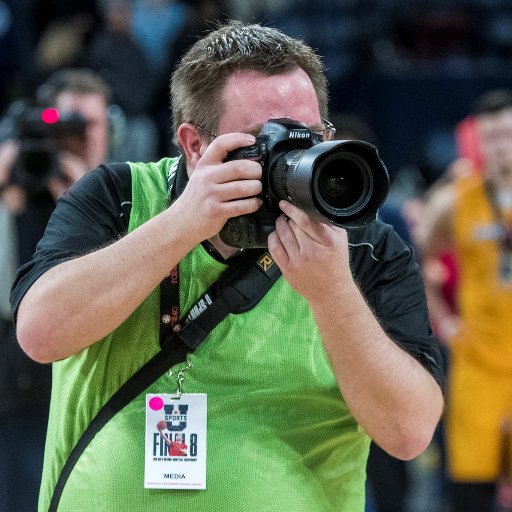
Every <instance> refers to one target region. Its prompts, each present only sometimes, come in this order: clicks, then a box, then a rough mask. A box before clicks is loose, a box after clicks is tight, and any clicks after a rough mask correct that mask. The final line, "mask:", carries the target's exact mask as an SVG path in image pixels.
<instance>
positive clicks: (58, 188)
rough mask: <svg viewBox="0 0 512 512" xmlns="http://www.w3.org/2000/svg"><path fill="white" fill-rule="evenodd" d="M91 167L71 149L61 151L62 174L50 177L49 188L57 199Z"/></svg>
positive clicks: (60, 164)
mask: <svg viewBox="0 0 512 512" xmlns="http://www.w3.org/2000/svg"><path fill="white" fill-rule="evenodd" d="M89 170H90V169H89V168H88V166H87V163H86V162H85V160H84V159H83V158H81V157H79V156H77V155H75V154H73V153H71V152H70V151H60V152H59V171H60V176H51V177H50V178H49V179H48V190H49V191H50V193H51V194H52V197H53V199H54V200H55V201H57V199H58V198H59V197H60V196H61V195H62V194H63V193H64V192H65V191H66V190H67V189H68V188H69V187H70V186H71V185H73V183H75V182H76V181H78V180H79V179H80V178H81V177H82V176H83V175H84V174H86V173H87V172H88V171H89Z"/></svg>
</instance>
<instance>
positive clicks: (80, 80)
mask: <svg viewBox="0 0 512 512" xmlns="http://www.w3.org/2000/svg"><path fill="white" fill-rule="evenodd" d="M63 92H71V93H74V94H99V95H101V96H103V97H104V98H105V104H106V105H108V104H109V103H110V94H111V91H110V87H109V86H108V84H107V82H106V81H105V80H103V78H102V77H101V76H100V75H98V74H97V73H95V72H94V71H92V70H90V69H86V68H76V69H72V68H66V69H61V70H59V71H56V72H55V73H53V74H52V75H51V76H50V77H49V78H48V80H46V82H45V83H44V84H42V85H41V86H40V87H39V88H38V90H37V100H38V102H39V103H41V104H43V105H52V104H54V103H55V101H56V99H57V96H59V95H60V94H61V93H63Z"/></svg>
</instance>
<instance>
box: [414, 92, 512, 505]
mask: <svg viewBox="0 0 512 512" xmlns="http://www.w3.org/2000/svg"><path fill="white" fill-rule="evenodd" d="M474 119H475V122H476V128H477V130H478V135H479V140H480V149H481V156H482V166H481V168H480V169H478V172H470V173H468V174H467V175H464V176H463V177H460V178H456V179H454V180H452V182H451V184H450V185H449V186H447V187H445V188H444V189H443V193H442V194H438V195H436V196H435V197H436V200H435V201H430V202H429V203H428V204H427V208H428V209H427V210H426V212H425V215H424V216H423V222H424V225H423V227H422V229H421V230H420V236H421V249H422V254H423V255H424V258H429V257H436V256H439V255H440V254H442V253H443V251H446V250H447V249H453V250H454V251H455V252H454V254H455V258H456V262H457V267H458V282H457V287H456V302H457V304H456V310H455V311H453V313H452V314H450V317H449V318H450V326H449V328H448V329H445V336H446V339H447V341H448V342H449V349H450V365H449V374H448V375H449V385H448V395H447V412H446V421H445V424H446V429H447V430H446V432H447V437H446V444H447V464H448V471H449V477H450V479H451V481H452V485H451V493H452V497H453V510H454V511H455V512H459V511H460V512H462V511H464V512H472V511H475V512H476V511H478V512H487V511H492V510H493V506H494V500H495V492H496V482H497V480H498V476H499V470H500V459H501V457H502V453H501V445H502V425H503V424H504V423H505V422H506V421H507V420H508V418H509V417H510V415H511V414H512V371H511V370H512V344H511V343H510V340H511V338H512V317H511V315H510V312H511V311H512V93H511V91H509V90H492V91H490V92H488V93H486V94H484V95H483V96H482V97H481V98H480V100H479V101H478V102H477V105H476V107H475V110H474ZM431 292H435V290H431ZM437 300H438V301H439V302H441V301H442V300H443V297H442V296H441V295H439V296H438V297H437ZM448 307H449V306H447V308H448Z"/></svg>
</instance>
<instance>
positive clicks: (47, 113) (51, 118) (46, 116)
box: [41, 108, 60, 124]
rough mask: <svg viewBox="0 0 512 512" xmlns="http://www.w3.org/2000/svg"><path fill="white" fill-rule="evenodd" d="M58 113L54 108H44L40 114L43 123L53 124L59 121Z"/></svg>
mask: <svg viewBox="0 0 512 512" xmlns="http://www.w3.org/2000/svg"><path fill="white" fill-rule="evenodd" d="M59 117H60V115H59V111H58V110H57V109H56V108H46V109H44V110H43V112H42V113H41V119H42V121H43V123H46V124H54V123H56V122H57V121H58V120H59Z"/></svg>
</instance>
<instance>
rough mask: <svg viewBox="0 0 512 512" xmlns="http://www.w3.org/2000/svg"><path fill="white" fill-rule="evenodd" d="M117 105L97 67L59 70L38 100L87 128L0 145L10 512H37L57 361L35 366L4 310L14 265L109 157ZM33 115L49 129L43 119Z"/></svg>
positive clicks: (0, 458) (2, 415)
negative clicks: (74, 188) (70, 192)
mask: <svg viewBox="0 0 512 512" xmlns="http://www.w3.org/2000/svg"><path fill="white" fill-rule="evenodd" d="M109 102H110V91H109V88H108V86H107V84H106V83H105V82H104V81H103V80H102V79H101V78H100V77H99V76H97V75H96V74H94V73H93V72H91V71H88V70H83V69H81V70H75V69H70V70H62V71H59V72H57V73H56V74H55V75H53V76H51V77H50V78H49V80H48V81H47V82H45V83H44V84H43V85H42V86H41V87H40V89H39V90H38V104H39V105H42V106H45V107H53V108H55V109H57V110H58V113H59V115H60V120H63V119H69V118H72V119H75V121H77V122H78V125H79V127H81V128H80V131H79V133H77V132H76V131H72V132H70V133H64V134H62V135H61V136H59V137H58V138H57V137H54V136H49V135H48V136H47V137H46V138H45V140H44V141H42V140H41V139H39V140H38V141H37V143H38V144H39V143H42V144H43V146H34V145H33V144H34V140H32V139H30V140H26V139H24V137H18V135H17V131H15V132H14V133H13V134H12V136H11V138H10V139H9V140H6V141H4V142H3V143H2V144H0V239H1V241H2V243H0V264H1V267H0V268H1V270H0V271H1V272H2V276H1V279H0V293H1V296H0V343H1V344H2V354H3V355H2V358H1V362H0V467H1V468H2V471H1V473H2V475H1V478H0V510H2V511H4V510H5V511H11V510H12V511H17V512H25V511H27V512H32V511H34V510H36V508H37V496H38V493H39V483H40V478H41V471H42V460H43V451H44V439H45V434H46V423H47V416H48V406H49V398H50V385H51V366H49V365H40V364H36V363H34V362H33V361H31V360H30V359H29V358H28V357H27V356H26V355H25V354H24V353H23V352H22V350H21V349H20V348H19V346H18V343H17V340H16V337H15V334H14V328H13V325H12V319H11V317H10V315H8V314H7V312H6V311H5V310H4V308H3V304H4V303H5V301H6V300H7V299H8V294H9V291H8V290H7V288H8V287H9V283H11V284H12V281H13V280H14V273H13V272H12V269H13V266H14V267H15V266H18V265H21V264H24V263H25V262H27V261H28V260H29V259H30V258H31V256H32V254H33V252H34V250H35V247H36V245H37V242H38V241H39V239H40V238H41V236H42V234H43V232H44V229H45V227H46V223H47V221H48V219H49V216H50V215H51V213H52V211H53V209H54V206H55V201H56V200H57V198H58V197H59V196H60V195H61V194H62V193H63V192H64V191H65V190H66V189H67V188H68V187H69V186H71V185H72V184H73V183H74V182H75V181H77V180H78V179H80V177H82V176H83V175H84V174H85V173H86V172H87V171H88V170H90V169H93V168H94V167H96V166H97V165H99V164H101V163H102V162H104V161H105V160H106V159H107V154H108V148H109V122H108V116H107V107H108V105H109ZM15 107H16V108H19V109H21V112H18V113H17V114H16V116H15V118H16V119H15V120H12V122H13V123H14V124H15V125H16V124H17V122H18V121H19V120H20V118H21V116H22V115H23V114H24V113H25V114H26V113H27V112H29V111H30V112H39V113H40V112H42V109H41V108H38V109H35V110H34V109H32V108H31V107H28V106H26V105H24V104H22V103H18V104H17V106H15ZM13 108H14V107H13ZM16 108H14V110H16ZM49 112H54V111H52V110H50V111H49ZM11 114H12V112H11ZM12 115H14V114H12ZM30 120H31V122H32V123H35V125H36V126H38V127H39V129H41V128H43V130H44V126H42V125H43V124H44V123H43V121H42V120H41V119H40V118H39V119H37V118H36V119H34V118H33V117H30ZM4 121H5V122H7V121H6V120H4ZM53 121H55V119H53ZM57 122H59V121H57ZM42 148H45V149H42Z"/></svg>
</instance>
